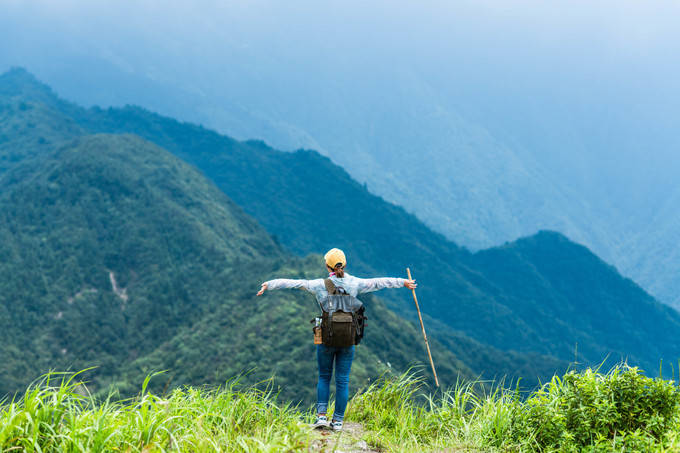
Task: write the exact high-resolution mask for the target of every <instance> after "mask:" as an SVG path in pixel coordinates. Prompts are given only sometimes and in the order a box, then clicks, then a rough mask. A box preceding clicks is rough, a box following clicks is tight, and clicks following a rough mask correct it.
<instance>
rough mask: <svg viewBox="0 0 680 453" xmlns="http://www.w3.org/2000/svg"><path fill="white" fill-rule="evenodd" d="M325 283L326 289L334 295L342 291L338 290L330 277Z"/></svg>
mask: <svg viewBox="0 0 680 453" xmlns="http://www.w3.org/2000/svg"><path fill="white" fill-rule="evenodd" d="M323 283H324V285H326V291H328V294H330V295H332V296H334V295H336V294H340V291H338V288H337V287H336V286H335V284H334V283H333V281H332V280H331V279H330V278H327V279H325V280H324V281H323Z"/></svg>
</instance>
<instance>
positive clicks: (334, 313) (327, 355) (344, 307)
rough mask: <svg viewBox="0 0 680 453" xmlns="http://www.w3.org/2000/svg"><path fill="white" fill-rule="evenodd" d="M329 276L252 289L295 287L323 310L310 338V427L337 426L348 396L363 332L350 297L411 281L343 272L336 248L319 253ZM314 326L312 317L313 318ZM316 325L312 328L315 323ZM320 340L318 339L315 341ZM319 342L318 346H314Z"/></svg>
mask: <svg viewBox="0 0 680 453" xmlns="http://www.w3.org/2000/svg"><path fill="white" fill-rule="evenodd" d="M324 259H325V260H326V268H327V269H328V272H329V276H328V278H327V279H323V278H319V279H315V280H293V279H285V278H279V279H275V280H269V281H268V282H264V283H262V288H261V289H260V291H259V292H258V293H257V295H258V296H261V295H262V294H263V293H264V292H265V291H266V290H273V289H286V288H300V289H304V290H306V291H309V292H310V293H312V294H314V295H315V296H316V299H317V301H318V302H319V306H320V307H321V310H322V312H323V318H317V320H318V319H322V320H323V321H322V322H321V326H320V329H321V332H318V331H316V330H315V334H316V333H320V334H321V335H319V336H318V339H319V341H316V339H317V336H315V344H317V348H316V358H317V362H318V365H319V381H318V384H317V388H316V391H317V403H316V412H317V418H316V422H315V423H314V427H315V428H328V427H330V428H331V429H333V430H334V431H340V430H342V420H343V418H344V416H345V409H346V408H347V400H348V398H349V373H350V370H351V368H352V360H353V359H354V345H355V344H358V343H359V341H360V340H361V337H362V336H363V320H364V319H365V318H364V316H363V308H364V307H363V304H362V303H361V302H360V301H359V300H358V299H356V296H357V295H358V294H362V293H368V292H371V291H377V290H379V289H383V288H400V287H406V288H409V289H414V288H415V287H416V282H415V280H408V279H405V278H389V277H384V278H357V277H354V276H352V275H349V274H348V273H347V272H345V266H346V264H347V260H346V259H345V254H344V252H343V251H342V250H340V249H336V248H334V249H331V250H329V251H328V253H326V255H325V256H324ZM317 324H318V321H317ZM315 329H316V327H315ZM322 338H323V340H322V341H321V339H322ZM318 343H320V344H318ZM334 363H335V390H336V396H335V412H334V413H333V418H332V419H331V420H332V421H331V422H330V423H329V422H328V418H327V416H326V411H327V409H328V398H329V395H330V384H331V375H332V374H333V364H334Z"/></svg>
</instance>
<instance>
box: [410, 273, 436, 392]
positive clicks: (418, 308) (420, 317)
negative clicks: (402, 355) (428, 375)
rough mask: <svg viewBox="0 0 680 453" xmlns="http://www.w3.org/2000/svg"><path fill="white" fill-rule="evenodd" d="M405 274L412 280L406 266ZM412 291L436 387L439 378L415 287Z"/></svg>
mask: <svg viewBox="0 0 680 453" xmlns="http://www.w3.org/2000/svg"><path fill="white" fill-rule="evenodd" d="M406 274H407V275H408V279H409V280H413V279H412V278H411V269H409V268H408V267H407V268H406ZM411 291H413V301H414V302H415V303H416V310H418V319H420V328H421V329H423V338H425V347H427V356H428V357H429V358H430V365H432V373H434V382H435V384H437V387H439V379H437V370H435V369H434V362H433V361H432V354H431V353H430V344H429V343H428V342H427V334H426V333H425V326H424V325H423V317H422V316H421V314H420V306H419V305H418V298H417V297H416V290H415V288H414V289H412V290H411Z"/></svg>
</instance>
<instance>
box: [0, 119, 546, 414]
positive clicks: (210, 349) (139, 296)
mask: <svg viewBox="0 0 680 453" xmlns="http://www.w3.org/2000/svg"><path fill="white" fill-rule="evenodd" d="M27 110H30V107H27ZM0 187H1V188H2V196H0V210H1V211H2V214H0V216H1V218H2V222H0V237H1V238H2V244H0V256H2V263H0V271H2V275H3V278H2V281H1V288H2V294H1V295H0V307H1V309H2V313H1V316H0V331H1V332H2V333H1V334H0V335H1V337H0V338H1V340H2V344H3V357H4V360H3V362H2V365H1V366H0V393H2V394H8V393H12V392H14V391H16V390H19V389H21V388H22V387H24V386H25V385H26V384H27V383H28V382H30V380H32V379H33V378H35V377H37V375H39V374H40V373H43V372H47V371H48V370H50V369H57V370H64V369H76V370H77V369H83V368H85V367H89V366H92V365H97V366H98V369H97V370H96V371H94V372H91V373H90V377H91V384H92V386H93V389H95V390H97V391H105V390H106V389H107V388H108V386H109V385H115V387H116V388H117V389H118V390H119V391H120V392H122V393H123V394H130V393H132V392H134V391H136V389H137V388H139V384H140V382H141V381H142V380H143V379H144V377H145V376H146V375H147V374H148V373H151V372H154V371H158V370H163V369H167V370H168V374H167V376H168V377H167V378H166V377H161V378H158V379H156V380H155V382H154V384H153V385H152V387H155V388H159V389H161V388H163V386H164V385H166V383H167V382H168V380H170V381H171V382H172V384H173V385H179V384H194V385H201V384H214V385H216V384H220V383H223V382H224V381H225V380H226V379H228V378H231V377H233V376H235V375H237V374H239V373H243V372H248V371H249V370H252V369H254V371H252V372H251V374H249V375H248V376H247V379H249V380H250V381H252V382H257V381H261V380H263V379H266V378H268V377H270V376H271V375H272V374H275V376H276V380H275V381H274V382H275V384H276V385H277V386H280V388H281V393H282V396H284V397H286V398H290V399H296V400H305V401H308V400H310V399H311V394H312V390H313V388H314V386H313V381H314V379H315V371H314V370H315V368H314V367H315V362H314V359H313V357H314V352H313V345H312V341H311V329H310V326H309V324H308V321H309V319H310V318H311V317H313V316H314V315H315V314H316V310H315V304H314V302H313V298H312V297H311V296H309V295H303V294H302V293H300V292H292V291H291V292H285V291H280V292H276V293H268V295H267V296H266V297H263V298H255V297H254V292H255V291H256V289H257V288H258V287H259V283H260V282H261V281H263V280H264V279H267V278H271V277H273V276H274V275H283V276H285V275H306V276H308V277H310V278H311V277H312V276H315V275H318V270H319V268H320V265H319V263H321V262H322V261H321V258H320V257H318V256H315V257H312V258H309V259H307V260H306V261H301V260H299V259H297V258H294V257H291V256H289V255H288V254H287V253H286V252H285V251H284V250H283V249H282V248H281V247H280V246H279V245H278V244H277V243H276V242H275V241H274V240H273V239H272V238H271V237H270V236H269V235H268V234H267V233H266V231H265V230H264V229H263V228H262V227H261V226H260V225H258V224H257V222H255V221H254V220H253V219H252V218H251V217H250V216H248V215H246V214H245V213H244V212H243V211H242V209H241V208H240V207H238V206H237V205H235V204H234V203H233V202H232V201H231V200H230V199H229V198H227V196H226V195H224V194H223V193H222V192H220V191H219V190H218V189H217V188H216V187H215V186H214V185H213V184H212V183H211V182H209V181H208V180H207V179H205V178H204V177H203V176H202V175H201V174H200V173H199V172H198V171H197V170H196V169H194V168H192V167H191V166H190V165H188V164H186V163H184V162H182V161H180V160H179V159H177V158H176V157H174V156H172V155H171V154H170V153H168V152H167V151H165V150H163V149H161V148H159V147H157V146H155V145H153V144H151V143H149V142H147V141H144V140H142V139H140V138H139V137H137V136H133V135H106V134H103V135H86V136H82V137H79V138H76V139H72V140H70V141H67V142H63V143H61V144H59V145H56V146H55V150H52V151H46V152H45V153H44V154H42V155H40V156H39V157H34V158H32V159H27V160H25V161H24V162H23V163H19V164H17V165H16V166H15V167H14V168H12V169H11V170H9V171H7V172H5V173H4V175H3V176H2V177H1V178H0ZM366 303H367V305H368V307H369V308H368V313H369V315H370V318H371V326H370V328H369V329H368V331H367V335H366V340H365V342H364V343H363V344H362V345H361V346H360V347H359V355H358V358H359V360H358V361H357V363H356V366H355V373H354V376H355V382H356V383H355V385H361V383H365V382H367V381H368V380H369V379H374V378H376V377H378V376H379V374H380V373H382V372H385V371H387V370H389V369H391V368H394V370H396V371H399V370H401V371H403V370H406V369H407V368H408V367H409V366H411V365H413V364H417V363H419V362H422V359H423V358H424V356H423V354H424V350H423V347H422V344H421V343H420V342H419V341H417V339H418V335H419V334H420V333H419V331H418V330H417V327H416V325H415V324H413V323H408V322H406V321H405V320H404V319H402V318H400V317H399V316H397V315H396V314H394V313H393V312H391V311H390V310H389V309H387V308H386V307H385V306H384V304H383V303H382V302H380V300H379V299H377V298H370V297H369V298H367V299H366ZM443 338H446V336H444V337H443ZM448 341H449V347H448V348H447V347H443V346H441V345H440V344H439V343H438V342H437V341H435V342H434V343H433V348H434V350H435V351H437V354H438V359H439V364H438V365H439V373H440V375H441V376H442V379H443V380H445V382H454V381H455V379H457V377H458V376H464V377H474V376H475V375H476V374H477V373H479V372H480V371H476V372H473V371H472V370H471V369H470V368H469V366H468V364H466V363H463V361H462V360H460V359H459V358H457V357H456V355H455V354H454V353H453V352H452V351H454V350H455V349H457V348H458V349H461V350H465V351H470V350H475V348H476V350H478V351H480V355H486V356H487V361H486V363H485V365H488V363H491V362H493V361H494V360H495V361H497V362H498V363H499V365H498V366H497V367H496V368H498V369H504V370H506V371H507V372H510V371H511V369H512V362H511V360H512V356H510V357H506V356H505V355H504V354H503V353H502V352H501V351H494V350H493V348H489V347H485V346H482V345H479V344H476V342H474V341H472V340H470V339H467V338H462V339H456V338H453V337H451V336H449V338H448ZM453 343H455V346H453V347H452V344H453ZM489 355H491V356H495V358H494V359H491V361H489V360H488V356H489ZM515 356H516V355H515ZM520 360H521V358H520ZM551 363H552V364H553V365H555V366H557V365H559V364H558V363H557V362H555V361H554V360H553V361H552V362H551ZM469 364H470V365H474V366H475V367H477V369H478V370H481V365H480V363H479V361H478V360H470V361H469ZM544 371H545V370H543V372H544Z"/></svg>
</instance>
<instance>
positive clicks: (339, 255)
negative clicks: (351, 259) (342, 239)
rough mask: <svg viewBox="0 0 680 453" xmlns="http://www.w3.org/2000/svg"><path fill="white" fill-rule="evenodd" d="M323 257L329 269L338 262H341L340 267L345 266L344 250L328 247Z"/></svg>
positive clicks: (333, 267)
mask: <svg viewBox="0 0 680 453" xmlns="http://www.w3.org/2000/svg"><path fill="white" fill-rule="evenodd" d="M324 259H325V260H326V266H328V267H330V268H331V269H335V266H336V265H337V264H338V263H340V264H342V267H345V265H346V264H347V260H346V259H345V252H343V251H342V250H340V249H330V250H329V251H328V252H327V253H326V256H324Z"/></svg>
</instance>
